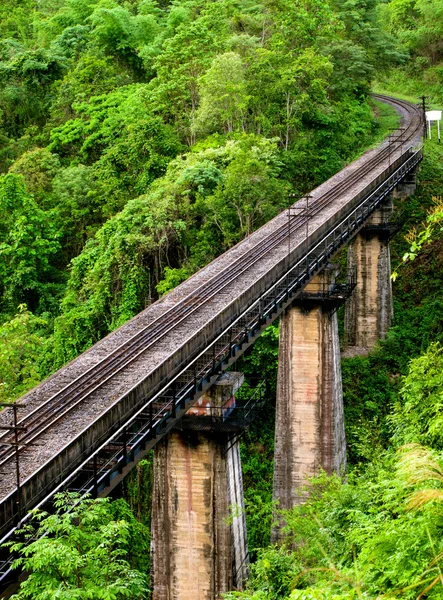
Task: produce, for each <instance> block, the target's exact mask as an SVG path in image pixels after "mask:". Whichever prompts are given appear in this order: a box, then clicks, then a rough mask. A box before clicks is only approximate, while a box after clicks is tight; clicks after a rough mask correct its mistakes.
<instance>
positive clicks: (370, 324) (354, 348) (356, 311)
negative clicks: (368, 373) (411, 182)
mask: <svg viewBox="0 0 443 600" xmlns="http://www.w3.org/2000/svg"><path fill="white" fill-rule="evenodd" d="M392 212H393V200H392V197H390V198H388V199H387V201H386V202H385V203H384V204H383V205H382V206H381V207H380V208H379V209H377V210H376V211H375V212H374V214H373V215H372V216H371V218H370V219H368V221H367V223H366V226H365V228H364V229H362V230H361V231H360V232H359V233H358V234H357V235H356V236H355V238H354V239H353V241H352V242H351V244H350V245H349V248H348V271H349V272H350V273H352V274H353V275H354V276H355V278H356V287H355V290H354V293H353V295H352V296H351V298H350V299H349V300H348V301H347V303H346V308H345V340H346V346H347V352H348V353H350V354H355V353H357V354H364V353H366V352H367V351H368V350H370V349H371V348H373V347H374V346H375V344H376V343H377V342H378V340H380V339H383V338H385V337H386V334H387V332H388V329H389V327H390V326H391V322H392V317H393V306H392V285H391V255H390V250H389V235H387V233H386V230H384V229H383V224H385V223H386V222H387V221H388V219H389V217H390V216H391V214H392Z"/></svg>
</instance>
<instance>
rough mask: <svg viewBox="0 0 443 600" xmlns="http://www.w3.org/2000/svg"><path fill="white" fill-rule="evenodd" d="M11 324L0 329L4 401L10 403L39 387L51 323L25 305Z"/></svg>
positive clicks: (0, 378)
mask: <svg viewBox="0 0 443 600" xmlns="http://www.w3.org/2000/svg"><path fill="white" fill-rule="evenodd" d="M18 308H19V313H18V314H17V315H16V316H15V317H14V318H13V319H11V320H10V321H6V322H5V323H3V324H1V325H0V401H1V402H9V401H11V400H13V399H15V398H16V397H17V396H20V395H21V394H23V393H24V392H26V391H28V389H30V388H32V387H33V386H35V385H36V384H37V383H38V382H39V381H40V378H41V373H39V372H38V370H37V364H38V359H39V358H40V357H41V355H42V351H44V349H45V346H46V345H47V340H46V339H45V335H44V334H45V333H46V331H45V329H46V328H47V323H46V321H44V320H43V319H40V318H38V317H35V316H34V315H33V314H32V313H30V312H29V311H28V310H27V308H26V306H25V305H23V304H22V305H20V306H19V307H18Z"/></svg>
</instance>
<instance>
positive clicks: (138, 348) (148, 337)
mask: <svg viewBox="0 0 443 600" xmlns="http://www.w3.org/2000/svg"><path fill="white" fill-rule="evenodd" d="M383 100H385V101H386V100H387V101H389V102H390V103H391V104H398V105H399V106H402V108H404V109H405V110H406V111H407V112H408V113H409V114H411V113H413V112H414V111H412V110H411V109H412V107H411V106H410V105H408V104H407V103H404V102H402V101H396V100H393V99H390V98H385V97H383ZM413 122H414V118H413V117H412V119H411V121H410V123H409V126H408V129H407V130H406V131H405V134H406V132H408V131H410V134H409V136H408V137H407V138H406V139H404V140H402V144H406V143H407V142H408V140H409V139H411V137H413V136H414V135H415V133H416V130H417V128H414V127H413ZM390 154H391V149H390V148H388V147H386V148H385V149H384V150H382V151H380V152H379V153H378V154H377V155H376V156H375V157H373V158H372V159H370V160H369V161H367V162H366V163H365V164H364V165H363V166H362V168H361V169H359V170H358V171H356V172H355V173H353V174H351V175H350V176H348V177H347V178H346V179H344V180H343V181H342V182H340V183H338V184H337V185H336V186H334V188H332V189H331V190H330V191H329V192H327V193H326V194H324V195H322V196H321V197H319V198H318V199H316V200H314V201H313V203H312V205H311V213H310V215H307V216H306V217H303V216H300V217H295V218H293V219H292V220H289V223H284V224H283V225H281V226H280V227H279V228H278V229H276V230H275V231H273V232H272V233H270V234H269V235H268V236H266V237H265V238H264V239H262V240H261V241H259V242H258V243H257V244H255V245H254V246H253V247H252V248H249V249H248V250H247V251H246V253H245V254H242V255H241V256H239V257H238V258H237V259H236V260H235V261H234V262H233V263H231V264H230V265H229V267H225V268H224V270H223V271H221V272H219V273H216V274H214V275H213V276H212V277H211V278H209V280H207V281H205V282H204V283H203V284H201V285H200V286H199V287H198V288H196V289H195V290H193V291H192V292H191V293H190V294H188V295H187V296H186V297H185V298H183V299H182V300H180V301H179V302H178V303H177V304H176V305H175V306H173V307H171V308H170V309H168V310H167V311H165V313H163V314H162V315H160V316H159V317H157V318H156V319H154V320H153V321H152V322H151V323H149V324H148V325H146V326H145V327H143V328H142V329H140V330H139V331H138V332H136V333H135V334H134V335H133V336H131V337H130V338H129V339H128V340H126V341H125V342H123V343H122V344H121V345H120V346H118V347H117V348H115V349H114V350H113V351H112V352H111V353H110V354H109V355H108V356H107V357H105V358H104V359H102V360H101V361H100V362H99V363H97V364H96V365H94V366H92V367H90V368H89V369H87V371H85V372H83V373H82V374H81V375H79V376H78V377H77V378H76V379H74V380H73V381H72V382H70V383H69V384H67V385H66V386H65V387H64V388H62V389H61V390H59V391H58V392H56V393H55V394H53V395H52V396H51V397H50V398H48V399H47V400H46V401H45V402H44V403H42V404H40V405H39V406H38V407H36V408H35V409H34V410H33V411H31V412H30V413H28V414H27V415H25V416H24V417H23V418H22V419H20V421H19V424H20V425H21V426H25V427H26V429H27V431H26V433H25V434H24V435H22V437H21V438H20V443H21V446H20V449H23V448H25V447H26V446H28V445H29V444H31V443H32V442H34V441H35V440H36V439H38V438H39V437H40V436H41V435H43V434H44V433H45V432H46V431H47V430H48V429H50V428H51V427H53V426H54V424H55V423H57V422H58V421H60V420H61V419H62V418H63V417H65V416H66V415H67V414H68V413H69V412H71V411H72V410H74V409H75V408H76V407H77V406H78V405H79V404H81V403H82V402H84V401H85V400H86V399H87V398H88V397H90V396H91V394H93V393H94V392H95V391H97V390H98V389H99V388H100V387H102V386H103V385H104V384H105V383H107V382H108V381H109V380H110V379H112V378H113V377H115V375H116V374H117V373H118V372H120V371H122V370H123V369H125V368H127V367H128V366H129V365H130V364H131V363H132V362H134V361H135V360H136V359H137V358H139V357H140V356H141V355H142V354H143V353H144V352H146V350H148V349H149V348H150V347H152V346H153V345H155V344H156V343H158V341H159V340H160V339H161V338H163V337H164V336H165V335H167V334H168V333H170V332H171V331H172V330H173V329H174V328H176V327H177V326H178V325H179V324H180V323H182V322H183V321H184V320H186V319H187V318H189V316H190V315H191V314H192V313H194V312H195V311H196V310H198V309H200V308H201V307H202V306H203V305H204V304H206V303H208V302H209V301H210V300H212V299H213V298H214V297H215V296H216V295H218V294H219V293H220V292H221V291H222V290H224V289H225V288H226V286H227V285H228V284H230V283H232V281H234V280H235V279H237V278H238V277H240V276H241V275H242V274H243V273H245V272H246V271H248V270H249V269H250V268H251V266H253V265H254V264H255V263H256V262H258V261H259V260H261V259H262V258H263V256H266V255H267V254H269V253H270V252H271V251H272V250H274V249H275V248H276V247H278V246H280V245H281V244H282V242H283V241H284V240H286V239H287V237H288V236H289V235H291V234H293V233H294V232H296V231H298V230H299V229H301V228H303V227H304V225H305V224H306V222H307V221H308V222H309V220H310V219H312V218H314V217H315V216H316V215H317V214H318V213H319V212H321V211H322V210H323V209H324V208H325V207H326V206H327V205H328V204H330V203H331V202H332V201H333V200H336V199H337V197H339V195H340V194H341V193H342V192H343V191H346V190H347V189H349V188H350V187H351V186H352V185H353V184H354V183H355V182H356V181H358V180H359V179H361V178H362V177H364V176H365V175H366V174H368V173H370V171H372V170H373V169H374V167H375V166H377V165H379V164H380V163H382V162H383V161H384V160H385V158H386V157H387V156H388V155H390ZM91 375H92V377H91ZM58 409H60V412H58V413H57V415H56V416H55V417H53V418H52V420H51V421H50V422H47V421H46V419H45V417H46V416H48V415H49V416H51V417H52V416H53V415H54V412H55V411H56V410H58ZM7 437H8V436H7V435H3V436H1V437H0V442H1V441H4V440H6V439H7ZM11 458H12V452H10V451H9V449H7V450H5V451H4V452H2V453H0V467H1V466H3V465H4V464H5V463H7V462H8V461H9V460H10V459H11Z"/></svg>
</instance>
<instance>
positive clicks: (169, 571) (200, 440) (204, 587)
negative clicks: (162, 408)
mask: <svg viewBox="0 0 443 600" xmlns="http://www.w3.org/2000/svg"><path fill="white" fill-rule="evenodd" d="M242 381H243V376H242V375H241V374H240V373H227V374H225V375H223V376H221V378H219V380H218V382H216V384H215V385H214V386H213V387H212V388H211V390H209V392H207V393H206V394H205V395H204V396H203V397H202V398H200V399H199V401H198V402H197V403H196V405H194V407H193V408H192V409H191V410H190V411H189V413H188V415H187V416H185V417H184V418H183V430H182V431H172V432H171V433H170V434H169V435H168V436H167V437H165V438H164V439H163V440H162V441H161V442H160V443H159V444H157V446H156V447H155V457H154V489H153V508H152V587H153V596H152V597H153V600H196V599H198V600H216V599H218V598H219V597H220V594H222V593H223V592H228V591H230V590H232V589H233V587H234V585H235V586H236V587H238V588H239V589H241V586H242V582H243V580H244V577H246V576H247V570H248V561H247V556H248V552H247V542H246V523H245V515H244V501H243V487H242V476H241V463H240V455H239V447H238V441H237V440H236V438H235V437H234V438H233V437H232V433H231V434H229V433H224V432H218V433H217V432H214V431H213V430H210V429H211V427H212V426H213V423H214V419H215V420H217V419H218V420H219V421H220V422H223V419H224V416H225V415H227V414H229V411H230V410H232V408H233V405H234V403H235V397H234V393H235V391H236V390H237V389H238V387H239V386H240V385H241V383H242ZM186 420H187V423H186V422H185V421H186ZM206 426H207V429H208V430H205V429H206ZM193 428H194V430H193ZM231 505H235V506H233V507H232V514H231V511H230V508H231ZM232 515H233V516H232Z"/></svg>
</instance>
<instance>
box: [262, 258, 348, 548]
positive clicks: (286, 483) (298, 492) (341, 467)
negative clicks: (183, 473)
mask: <svg viewBox="0 0 443 600" xmlns="http://www.w3.org/2000/svg"><path fill="white" fill-rule="evenodd" d="M334 275H335V273H334V270H333V269H326V270H325V271H324V272H322V273H321V274H320V275H318V276H316V277H315V278H314V279H313V280H312V282H311V283H310V284H309V285H308V286H307V287H306V288H305V292H306V293H308V294H309V292H312V299H311V300H310V301H306V300H307V298H308V299H309V296H308V297H307V298H306V297H305V299H304V300H303V301H299V302H296V303H294V305H293V306H292V307H291V308H290V309H289V310H288V311H287V312H286V313H285V314H284V316H283V317H282V318H281V322H280V346H279V367H278V381H277V412H276V428H275V462H274V492H273V495H274V499H275V500H277V501H278V503H279V505H278V508H279V509H280V510H282V509H283V510H284V509H289V508H292V507H293V506H295V505H296V504H299V503H301V502H303V499H304V498H305V497H306V494H305V492H303V491H302V489H301V488H302V487H303V486H305V485H306V484H307V478H309V477H311V476H313V475H316V474H317V473H318V472H319V471H320V469H324V470H325V471H326V472H327V473H329V474H332V473H334V472H335V473H343V472H344V471H345V470H346V440H345V432H344V415H343V392H342V380H341V367H340V346H339V339H338V326H337V315H336V313H335V312H333V313H332V314H331V311H330V306H329V305H328V304H327V303H326V302H325V301H322V300H321V299H320V297H319V296H320V294H318V291H319V290H321V289H328V288H329V287H330V286H332V285H333V283H334ZM283 524H284V523H283V522H280V524H279V526H277V527H275V528H274V529H273V531H272V541H273V542H277V541H278V540H279V539H280V538H281V537H282V534H281V527H282V526H283Z"/></svg>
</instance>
